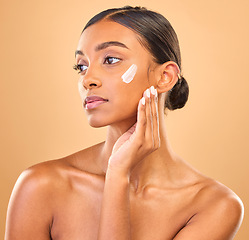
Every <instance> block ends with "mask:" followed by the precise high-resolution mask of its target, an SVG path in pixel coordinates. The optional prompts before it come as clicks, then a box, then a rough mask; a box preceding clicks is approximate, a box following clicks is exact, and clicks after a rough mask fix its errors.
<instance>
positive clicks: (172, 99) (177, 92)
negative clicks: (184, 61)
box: [165, 76, 189, 110]
mask: <svg viewBox="0 0 249 240" xmlns="http://www.w3.org/2000/svg"><path fill="white" fill-rule="evenodd" d="M188 95H189V87H188V83H187V81H186V79H185V78H184V77H182V76H181V79H179V80H178V82H177V83H176V84H175V86H174V87H173V88H172V89H171V91H169V92H168V96H167V99H166V101H165V107H166V108H168V109H169V110H175V109H178V108H182V107H184V106H185V104H186V102H187V101H188Z"/></svg>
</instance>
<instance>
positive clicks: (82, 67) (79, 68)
mask: <svg viewBox="0 0 249 240" xmlns="http://www.w3.org/2000/svg"><path fill="white" fill-rule="evenodd" d="M87 68H88V66H86V65H83V64H75V65H74V66H73V69H74V70H76V71H78V73H82V72H84V71H86V70H87Z"/></svg>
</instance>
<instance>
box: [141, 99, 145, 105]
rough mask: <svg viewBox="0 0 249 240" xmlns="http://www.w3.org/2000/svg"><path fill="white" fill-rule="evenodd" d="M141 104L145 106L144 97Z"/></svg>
mask: <svg viewBox="0 0 249 240" xmlns="http://www.w3.org/2000/svg"><path fill="white" fill-rule="evenodd" d="M141 102H142V104H143V105H145V98H144V97H142V99H141Z"/></svg>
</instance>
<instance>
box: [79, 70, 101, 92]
mask: <svg viewBox="0 0 249 240" xmlns="http://www.w3.org/2000/svg"><path fill="white" fill-rule="evenodd" d="M82 84H83V87H84V88H85V89H92V88H99V87H101V86H102V82H101V80H100V79H99V77H97V76H96V73H93V72H92V71H91V70H90V68H88V69H87V72H86V74H85V75H84V76H83V81H82Z"/></svg>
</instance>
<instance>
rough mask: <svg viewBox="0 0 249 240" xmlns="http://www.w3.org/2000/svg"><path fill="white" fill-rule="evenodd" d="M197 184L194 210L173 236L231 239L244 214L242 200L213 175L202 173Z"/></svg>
mask: <svg viewBox="0 0 249 240" xmlns="http://www.w3.org/2000/svg"><path fill="white" fill-rule="evenodd" d="M200 186H201V187H200V188H199V190H198V192H197V194H196V196H195V199H194V201H193V205H195V206H196V209H195V213H194V215H193V216H192V217H191V219H190V220H189V221H188V223H187V224H186V225H185V227H184V228H183V229H182V230H181V231H180V232H179V233H178V234H177V236H176V237H175V238H174V239H176V240H178V239H179V240H180V239H186V240H188V239H191V240H193V239H199V238H198V237H197V236H202V239H203V240H204V239H217V240H231V239H233V238H234V236H235V234H236V232H237V231H238V229H239V227H240V225H241V222H242V219H243V215H244V207H243V203H242V201H241V200H240V198H239V197H238V196H237V195H236V194H235V193H234V192H233V191H232V190H231V189H229V188H228V187H226V186H225V185H223V184H221V183H219V182H217V181H215V180H213V179H210V178H206V177H204V178H203V179H202V181H201V184H200Z"/></svg>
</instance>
